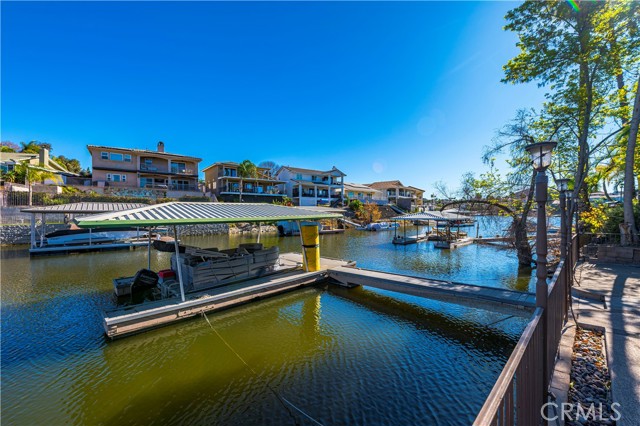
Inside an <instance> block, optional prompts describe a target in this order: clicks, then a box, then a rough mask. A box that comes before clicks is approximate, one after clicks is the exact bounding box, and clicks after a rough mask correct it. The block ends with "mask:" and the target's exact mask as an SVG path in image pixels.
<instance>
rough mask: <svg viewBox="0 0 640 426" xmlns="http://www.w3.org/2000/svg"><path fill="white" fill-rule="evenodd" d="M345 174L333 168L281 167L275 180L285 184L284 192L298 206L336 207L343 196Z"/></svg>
mask: <svg viewBox="0 0 640 426" xmlns="http://www.w3.org/2000/svg"><path fill="white" fill-rule="evenodd" d="M345 176H346V174H344V173H343V172H341V171H340V170H338V169H337V168H336V167H335V166H333V167H332V168H331V170H327V171H322V170H312V169H301V168H299V167H291V166H282V167H280V168H279V169H278V171H277V172H276V173H275V178H276V179H278V180H279V181H282V182H285V185H284V186H285V192H286V194H287V197H289V198H291V200H292V201H293V203H294V204H295V205H298V206H318V205H321V206H322V205H337V204H339V203H340V202H342V200H343V197H342V194H344V177H345Z"/></svg>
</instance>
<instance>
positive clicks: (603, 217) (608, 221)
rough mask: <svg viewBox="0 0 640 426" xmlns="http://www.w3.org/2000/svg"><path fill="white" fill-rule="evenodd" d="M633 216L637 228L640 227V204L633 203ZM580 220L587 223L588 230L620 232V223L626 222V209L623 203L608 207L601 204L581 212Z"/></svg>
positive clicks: (608, 232)
mask: <svg viewBox="0 0 640 426" xmlns="http://www.w3.org/2000/svg"><path fill="white" fill-rule="evenodd" d="M633 217H634V218H635V222H636V229H639V228H640V204H638V202H637V201H636V202H634V203H633ZM580 220H582V222H583V223H584V224H585V227H586V230H587V232H593V233H598V232H602V233H604V234H619V233H620V224H621V223H622V222H624V210H623V207H622V205H621V204H617V205H615V206H611V207H607V206H606V205H605V204H600V205H597V206H593V207H591V209H590V210H588V211H586V212H582V213H580Z"/></svg>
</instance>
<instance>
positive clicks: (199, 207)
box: [75, 202, 342, 228]
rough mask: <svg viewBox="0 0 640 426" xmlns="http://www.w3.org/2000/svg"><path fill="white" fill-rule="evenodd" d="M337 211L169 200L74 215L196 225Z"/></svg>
mask: <svg viewBox="0 0 640 426" xmlns="http://www.w3.org/2000/svg"><path fill="white" fill-rule="evenodd" d="M340 217H342V215H341V214H336V213H326V212H318V211H311V210H305V209H302V208H298V207H286V206H279V205H275V204H248V203H186V202H170V203H164V204H156V205H152V206H147V207H141V208H136V209H131V210H125V211H119V212H111V213H103V214H96V215H91V216H84V217H81V218H77V219H75V222H76V224H77V225H78V226H79V227H81V228H109V227H119V226H166V225H198V224H207V223H237V222H275V221H280V220H318V219H337V218H340Z"/></svg>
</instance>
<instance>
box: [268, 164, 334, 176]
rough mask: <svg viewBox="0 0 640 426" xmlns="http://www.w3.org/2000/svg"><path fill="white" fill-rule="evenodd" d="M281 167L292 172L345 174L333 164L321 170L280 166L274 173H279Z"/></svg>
mask: <svg viewBox="0 0 640 426" xmlns="http://www.w3.org/2000/svg"><path fill="white" fill-rule="evenodd" d="M282 169H288V170H291V171H292V172H294V173H304V174H318V175H322V174H329V173H333V172H338V173H340V175H342V176H346V174H345V173H344V172H342V171H340V170H339V169H338V168H336V166H333V167H332V168H331V170H327V171H322V170H313V169H302V168H300V167H291V166H281V167H280V168H279V169H278V171H277V172H276V174H278V173H280V170H282Z"/></svg>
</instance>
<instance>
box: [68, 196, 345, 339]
mask: <svg viewBox="0 0 640 426" xmlns="http://www.w3.org/2000/svg"><path fill="white" fill-rule="evenodd" d="M340 217H342V215H340V214H336V213H333V212H319V211H312V210H306V209H302V208H297V207H286V206H279V205H273V204H245V203H242V204H240V203H187V202H171V203H164V204H157V205H152V206H145V207H140V208H136V209H132V210H126V211H117V212H109V213H104V214H98V215H93V216H86V217H81V218H77V219H76V220H75V222H76V223H77V225H78V226H79V227H81V228H101V229H110V228H117V227H122V226H132V227H141V228H143V227H146V228H151V227H156V226H169V227H171V228H172V229H173V234H174V235H173V237H174V247H175V253H176V257H177V258H179V256H180V247H179V244H178V237H179V233H178V229H179V227H180V226H183V225H195V224H209V223H258V224H259V225H261V224H262V223H273V222H277V221H295V222H298V225H299V226H300V228H301V229H302V233H301V236H300V239H301V245H302V255H300V254H296V253H285V254H282V255H280V257H279V259H278V266H279V268H278V270H279V272H271V273H269V274H268V275H265V276H262V277H257V278H252V279H247V280H244V281H240V282H233V283H230V284H226V285H222V286H216V287H212V288H209V289H206V290H202V291H197V292H191V293H186V292H185V277H183V268H182V267H177V268H176V269H177V271H176V272H177V275H178V282H179V286H180V287H179V289H180V293H179V297H172V298H166V299H163V300H157V301H150V302H145V303H142V304H137V305H129V306H124V307H120V308H115V309H111V310H108V311H105V312H103V325H104V329H105V333H106V334H107V336H108V337H111V338H116V337H121V336H126V335H130V334H134V333H139V332H142V331H145V330H147V329H150V328H155V327H159V326H162V325H166V324H170V323H173V322H176V321H179V320H181V319H184V318H188V317H193V316H195V315H199V314H201V313H204V312H209V311H215V310H219V309H225V308H229V307H231V306H237V305H239V304H243V303H247V302H248V301H251V300H253V299H257V298H264V297H268V296H273V295H276V294H280V293H283V292H285V291H290V290H293V289H295V288H299V287H301V286H305V285H311V284H314V283H316V282H319V281H321V280H324V279H326V278H327V276H328V275H327V270H328V269H329V268H333V267H338V266H346V267H348V266H355V263H354V262H348V261H341V260H335V259H326V258H322V259H321V258H320V252H319V240H318V226H317V223H316V222H315V221H317V220H320V219H337V218H340ZM259 235H260V233H258V238H259Z"/></svg>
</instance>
